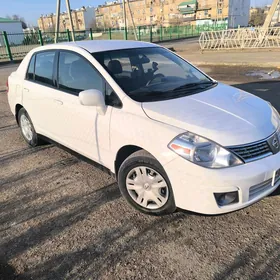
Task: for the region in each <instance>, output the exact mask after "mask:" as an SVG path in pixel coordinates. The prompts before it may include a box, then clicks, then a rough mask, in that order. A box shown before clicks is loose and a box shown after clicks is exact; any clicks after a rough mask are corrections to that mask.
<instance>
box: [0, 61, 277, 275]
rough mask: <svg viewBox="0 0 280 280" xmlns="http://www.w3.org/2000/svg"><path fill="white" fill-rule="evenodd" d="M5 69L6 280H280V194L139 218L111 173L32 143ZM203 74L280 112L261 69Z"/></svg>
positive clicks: (2, 244) (2, 242)
mask: <svg viewBox="0 0 280 280" xmlns="http://www.w3.org/2000/svg"><path fill="white" fill-rule="evenodd" d="M3 67H4V66H3ZM3 67H1V69H0V143H1V145H0V279H1V280H3V279H5V280H6V279H9V280H10V279H25V280H27V279H42V280H45V279H52V280H55V279H184V280H185V279H199V280H203V279H213V280H226V279H253V280H257V279H261V280H264V279H267V280H273V279H280V267H279V263H280V237H279V236H280V226H279V224H280V211H279V203H280V190H279V189H278V190H277V191H276V192H275V193H274V194H273V195H271V196H269V197H267V198H266V199H264V200H262V201H261V202H259V203H256V204H255V205H253V206H251V207H249V208H246V209H243V210H241V211H238V212H235V213H231V214H227V215H222V216H203V215H197V214H194V213H186V212H183V211H178V212H177V213H175V214H174V215H170V216H165V217H160V218H157V217H150V216H145V215H143V214H140V213H138V212H137V211H135V210H133V209H132V208H131V207H130V206H129V205H128V204H127V203H126V202H125V201H124V199H123V198H122V197H121V195H120V192H119V190H118V186H117V184H116V182H115V181H114V179H113V178H112V177H110V176H109V175H107V174H106V173H104V172H102V171H100V170H99V169H96V168H95V167H93V166H92V165H89V164H87V163H85V162H82V161H80V160H78V159H76V158H75V157H73V156H71V155H70V154H68V153H67V152H65V151H63V150H61V149H59V148H57V147H55V146H53V145H47V146H42V147H38V148H28V147H27V145H26V144H25V143H24V141H23V139H22V137H21V135H20V132H19V129H18V127H17V125H16V122H15V120H14V118H13V117H12V115H11V113H10V110H9V107H8V103H7V95H6V93H5V91H4V89H3V85H4V84H5V82H6V76H7V75H8V73H9V72H10V71H12V70H13V68H11V66H7V67H6V66H5V67H4V68H3ZM203 69H204V70H205V71H206V72H207V73H209V74H210V75H212V76H213V77H214V78H216V79H217V80H221V81H224V82H226V83H228V84H234V85H235V86H238V87H240V88H243V89H246V90H248V91H250V92H252V93H254V94H257V95H259V96H261V97H263V98H265V99H267V100H270V101H271V102H272V103H273V104H274V105H275V107H276V108H277V109H278V110H280V91H279V80H272V81H261V80H259V79H258V78H256V77H247V76H246V74H247V73H248V72H249V71H253V70H256V69H249V68H236V67H214V68H213V67H204V68H203ZM267 70H268V71H271V69H267ZM1 86H2V88H1ZM198 203H199V201H198Z"/></svg>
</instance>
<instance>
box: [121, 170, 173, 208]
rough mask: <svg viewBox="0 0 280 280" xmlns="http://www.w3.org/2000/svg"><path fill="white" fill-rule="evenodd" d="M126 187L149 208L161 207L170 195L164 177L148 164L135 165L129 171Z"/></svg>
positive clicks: (137, 201)
mask: <svg viewBox="0 0 280 280" xmlns="http://www.w3.org/2000/svg"><path fill="white" fill-rule="evenodd" d="M126 188H127V191H128V193H129V195H130V196H131V198H132V199H133V200H134V201H135V202H136V203H137V204H139V205H140V206H142V207H144V208H147V209H159V208H161V207H162V206H164V205H165V203H166V202H167V200H168V197H169V189H168V186H167V183H166V181H165V180H164V178H163V177H162V176H161V175H160V174H159V173H158V172H157V171H155V170H154V169H152V168H149V167H146V166H139V167H135V168H133V169H132V170H131V171H130V172H129V173H128V175H127V177H126Z"/></svg>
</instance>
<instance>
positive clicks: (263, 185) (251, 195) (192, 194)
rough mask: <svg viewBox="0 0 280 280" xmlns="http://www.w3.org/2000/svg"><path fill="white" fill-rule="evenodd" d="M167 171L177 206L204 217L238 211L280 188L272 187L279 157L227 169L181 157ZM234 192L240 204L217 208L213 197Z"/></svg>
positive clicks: (169, 165)
mask: <svg viewBox="0 0 280 280" xmlns="http://www.w3.org/2000/svg"><path fill="white" fill-rule="evenodd" d="M164 169H165V171H166V173H167V175H168V177H169V180H170V182H171V185H172V189H173V193H174V198H175V203H176V206H177V207H179V208H182V209H185V210H190V211H194V212H197V213H202V214H223V213H227V212H232V211H236V210H239V209H241V208H244V207H247V206H249V205H251V204H253V203H255V202H257V201H259V200H261V199H262V198H264V197H266V196H268V195H269V194H270V193H272V192H273V191H275V190H276V189H277V188H278V186H279V185H280V179H278V180H276V181H275V182H274V185H272V181H273V177H274V176H275V172H276V171H277V170H279V169H280V153H278V154H276V155H272V156H269V157H266V158H264V159H261V160H257V161H254V162H251V163H246V164H243V165H240V166H236V167H229V168H224V169H207V168H203V167H201V166H198V165H195V164H193V163H191V162H189V161H187V160H185V159H183V158H181V157H179V156H178V157H177V158H176V159H174V160H173V161H171V162H169V163H168V164H166V165H165V166H164ZM252 187H253V188H252ZM250 188H251V192H250ZM235 191H237V192H238V196H239V201H238V202H237V203H233V204H230V205H227V206H219V205H218V204H217V202H216V199H215V196H214V193H225V192H235Z"/></svg>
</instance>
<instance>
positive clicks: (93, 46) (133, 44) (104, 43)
mask: <svg viewBox="0 0 280 280" xmlns="http://www.w3.org/2000/svg"><path fill="white" fill-rule="evenodd" d="M59 45H63V46H64V48H65V47H67V46H69V47H80V48H83V49H85V50H87V51H88V52H90V53H96V52H102V51H112V50H121V49H134V48H148V47H155V46H157V45H155V44H152V43H146V42H139V41H125V40H87V41H76V42H64V43H58V44H51V45H48V46H46V47H45V48H46V49H47V48H53V46H56V47H58V46H59Z"/></svg>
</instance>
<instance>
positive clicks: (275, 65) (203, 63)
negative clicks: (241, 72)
mask: <svg viewBox="0 0 280 280" xmlns="http://www.w3.org/2000/svg"><path fill="white" fill-rule="evenodd" d="M187 60H188V59H187ZM188 61H190V62H191V63H192V64H194V65H199V66H240V67H257V68H268V67H273V68H277V69H280V64H279V63H278V62H266V63H247V62H217V63H216V62H207V61H191V60H188Z"/></svg>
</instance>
